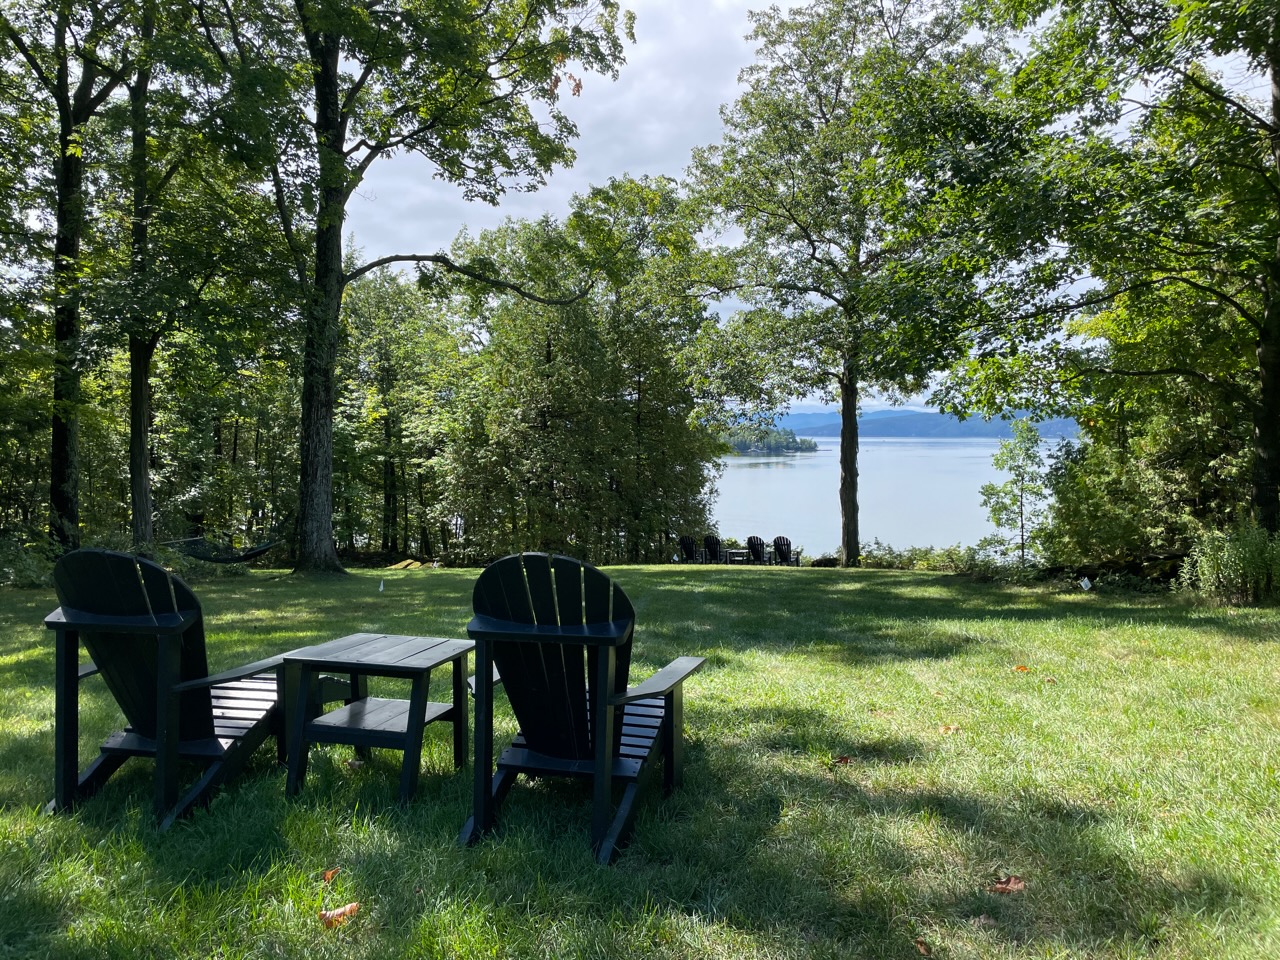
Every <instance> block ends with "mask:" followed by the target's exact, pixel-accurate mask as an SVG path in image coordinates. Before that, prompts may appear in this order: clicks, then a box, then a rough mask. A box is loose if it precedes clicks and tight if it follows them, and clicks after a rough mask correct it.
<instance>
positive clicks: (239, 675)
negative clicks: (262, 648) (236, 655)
mask: <svg viewBox="0 0 1280 960" xmlns="http://www.w3.org/2000/svg"><path fill="white" fill-rule="evenodd" d="M285 656H286V654H283V653H282V654H279V655H277V656H274V657H268V658H267V659H266V660H255V661H254V662H253V663H246V664H245V665H244V666H243V667H232V668H231V669H230V670H223V671H222V672H221V673H215V674H213V675H212V676H209V677H199V678H197V679H195V680H188V681H186V682H185V683H179V684H175V685H174V688H173V689H174V690H176V691H178V692H181V691H183V690H199V689H200V688H201V687H212V686H215V685H217V684H219V683H229V682H230V681H232V680H243V679H244V678H245V677H252V676H256V675H257V674H259V673H266V672H267V671H269V670H275V669H276V668H277V667H279V666H280V664H281V662H282V661H283V660H284V658H285Z"/></svg>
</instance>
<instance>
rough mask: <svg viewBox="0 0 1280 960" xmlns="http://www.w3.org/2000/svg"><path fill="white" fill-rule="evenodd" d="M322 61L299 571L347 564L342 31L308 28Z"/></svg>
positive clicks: (318, 68) (317, 62) (316, 62)
mask: <svg viewBox="0 0 1280 960" xmlns="http://www.w3.org/2000/svg"><path fill="white" fill-rule="evenodd" d="M307 43H308V46H309V47H310V51H311V60H312V65H313V66H314V68H315V95H316V120H315V126H316V145H317V149H318V154H319V161H320V195H319V201H320V202H319V208H318V210H317V213H316V257H315V274H314V277H313V284H312V289H311V295H310V302H309V303H308V304H307V312H306V339H305V342H304V344H303V368H302V431H301V438H300V444H299V448H300V449H299V455H300V458H301V461H302V464H301V476H300V478H299V484H298V560H297V565H296V568H295V569H296V570H297V571H299V572H334V573H341V572H342V564H341V562H340V561H339V560H338V553H337V550H336V549H335V547H334V543H333V410H334V403H335V398H336V395H337V361H338V338H339V333H340V327H339V324H338V313H339V310H340V309H341V305H342V281H343V276H342V219H343V215H344V210H345V206H346V170H345V165H344V163H343V158H342V144H343V140H344V135H343V122H342V102H341V98H340V91H339V87H338V76H339V74H338V58H339V53H340V50H339V45H338V39H337V37H336V36H333V35H331V34H325V33H315V32H313V31H308V33H307Z"/></svg>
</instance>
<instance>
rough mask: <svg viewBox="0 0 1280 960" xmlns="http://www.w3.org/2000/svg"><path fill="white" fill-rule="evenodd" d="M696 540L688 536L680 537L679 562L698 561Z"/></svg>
mask: <svg viewBox="0 0 1280 960" xmlns="http://www.w3.org/2000/svg"><path fill="white" fill-rule="evenodd" d="M698 559H699V558H698V541H697V540H695V539H693V537H690V536H687V535H686V536H683V537H681V538H680V562H681V563H697V562H698Z"/></svg>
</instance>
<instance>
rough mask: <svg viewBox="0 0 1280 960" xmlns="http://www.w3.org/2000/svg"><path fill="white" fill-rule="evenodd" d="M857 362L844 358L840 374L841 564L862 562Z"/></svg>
mask: <svg viewBox="0 0 1280 960" xmlns="http://www.w3.org/2000/svg"><path fill="white" fill-rule="evenodd" d="M858 387H859V384H858V363H857V357H856V356H849V357H846V358H845V363H844V369H843V370H842V371H841V374H840V551H841V555H842V556H841V564H842V565H843V566H846V567H857V566H860V565H861V563H862V544H861V543H860V542H859V540H858Z"/></svg>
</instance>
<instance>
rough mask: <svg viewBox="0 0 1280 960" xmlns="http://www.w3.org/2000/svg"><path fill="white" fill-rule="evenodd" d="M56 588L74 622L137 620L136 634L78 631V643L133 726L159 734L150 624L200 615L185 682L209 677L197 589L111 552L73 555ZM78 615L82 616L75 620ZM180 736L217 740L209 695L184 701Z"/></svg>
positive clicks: (185, 654)
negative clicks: (191, 613)
mask: <svg viewBox="0 0 1280 960" xmlns="http://www.w3.org/2000/svg"><path fill="white" fill-rule="evenodd" d="M53 585H54V588H55V589H56V590H57V592H58V601H59V603H61V604H62V608H63V613H64V614H65V615H67V619H68V621H80V622H86V621H90V620H92V618H93V617H131V618H132V617H136V618H138V620H139V626H140V629H139V631H138V632H137V633H117V632H114V631H113V632H110V633H107V632H95V631H94V630H92V629H91V628H86V627H80V628H79V629H80V641H81V642H82V643H83V644H84V646H85V649H86V650H87V651H88V652H89V656H90V657H92V658H93V662H94V663H95V664H97V666H98V672H99V673H100V674H101V676H102V679H103V681H104V682H105V683H106V685H107V689H108V690H110V691H111V694H112V696H114V697H115V698H116V702H117V703H119V705H120V709H121V711H122V712H123V713H124V715H125V719H127V720H128V721H129V726H130V727H131V728H132V729H133V730H134V731H135V732H137V733H138V734H140V735H141V736H144V737H154V736H155V735H156V714H157V710H158V706H159V705H158V702H157V699H156V676H157V666H156V659H157V658H156V653H157V649H156V644H157V640H156V636H155V634H149V633H147V632H146V621H147V620H148V619H151V618H154V617H155V616H157V615H162V614H166V613H184V612H188V611H194V612H195V613H196V614H197V615H198V616H197V617H196V620H195V622H194V623H193V624H192V625H191V626H190V627H188V628H187V630H186V632H185V633H183V635H182V638H181V641H180V642H181V645H182V647H181V662H180V667H179V671H180V675H179V682H183V681H186V680H198V679H200V678H201V677H206V676H208V675H209V664H208V660H207V658H206V656H205V640H204V617H203V614H201V611H200V603H199V601H198V600H196V597H195V594H193V593H192V592H191V588H190V587H188V586H187V585H186V584H185V583H183V582H182V581H181V580H179V579H178V578H177V577H174V576H171V575H170V574H169V573H168V571H166V570H165V569H164V568H163V567H161V566H159V565H158V564H155V563H152V562H151V561H150V560H147V559H144V558H142V557H135V556H132V555H130V554H127V553H115V552H113V551H109V550H89V549H86V550H75V551H72V552H71V553H68V554H67V555H66V556H64V557H62V558H61V559H60V560H59V561H58V562H57V563H56V564H55V565H54V568H53ZM77 614H79V616H77ZM179 703H180V705H179V717H178V736H179V738H181V739H183V740H199V739H204V738H206V737H212V736H213V705H212V701H211V700H210V697H209V691H208V690H207V689H199V690H189V691H186V692H184V693H183V694H182V697H181V700H180V702H179Z"/></svg>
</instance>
